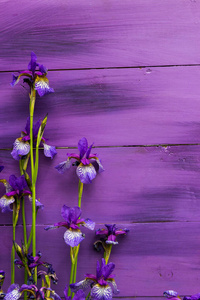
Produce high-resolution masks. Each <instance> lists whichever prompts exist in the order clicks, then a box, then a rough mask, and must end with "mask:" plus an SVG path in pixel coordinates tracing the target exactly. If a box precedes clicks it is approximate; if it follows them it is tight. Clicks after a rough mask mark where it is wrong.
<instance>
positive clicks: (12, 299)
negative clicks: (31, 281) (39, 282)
mask: <svg viewBox="0 0 200 300" xmlns="http://www.w3.org/2000/svg"><path fill="white" fill-rule="evenodd" d="M25 291H26V292H30V293H31V294H32V295H33V297H34V298H33V299H36V300H45V299H46V300H47V299H54V300H61V298H60V296H58V294H56V293H55V291H53V290H52V289H51V288H46V287H41V288H40V289H38V288H37V287H36V286H35V285H27V284H23V285H22V286H21V287H20V286H19V285H18V284H15V283H14V284H12V285H11V286H10V287H9V288H8V292H7V294H6V296H5V298H4V299H5V300H18V299H19V298H20V297H21V295H22V294H23V292H25ZM46 291H50V293H51V298H49V297H47V296H46V293H45V292H46Z"/></svg>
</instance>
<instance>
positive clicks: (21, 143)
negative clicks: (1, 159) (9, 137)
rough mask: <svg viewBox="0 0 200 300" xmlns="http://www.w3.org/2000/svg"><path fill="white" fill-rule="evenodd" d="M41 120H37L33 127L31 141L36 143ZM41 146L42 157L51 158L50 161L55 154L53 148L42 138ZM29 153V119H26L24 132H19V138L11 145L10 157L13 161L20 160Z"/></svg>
mask: <svg viewBox="0 0 200 300" xmlns="http://www.w3.org/2000/svg"><path fill="white" fill-rule="evenodd" d="M41 122H42V121H41V120H38V121H37V122H36V123H35V124H34V126H33V140H34V142H35V143H36V142H37V135H38V131H39V128H40V125H41ZM42 144H43V147H44V155H45V156H46V157H51V159H52V158H53V157H54V156H55V155H56V154H57V152H56V148H55V147H54V146H49V145H47V144H46V139H45V138H44V137H42ZM29 152H30V118H27V122H26V127H25V130H24V131H22V132H21V137H19V138H17V139H16V140H15V142H14V144H13V151H12V152H11V155H12V157H13V158H14V159H15V160H20V159H21V158H22V157H23V156H25V155H27V154H28V153H29Z"/></svg>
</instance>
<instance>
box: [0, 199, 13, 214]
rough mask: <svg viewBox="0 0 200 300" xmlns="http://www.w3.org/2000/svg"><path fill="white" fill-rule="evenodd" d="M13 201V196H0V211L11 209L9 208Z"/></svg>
mask: <svg viewBox="0 0 200 300" xmlns="http://www.w3.org/2000/svg"><path fill="white" fill-rule="evenodd" d="M13 202H15V198H14V197H7V196H6V195H4V196H3V197H1V198H0V208H1V211H2V213H5V212H10V211H12V209H11V208H10V205H11V204H12V203H13Z"/></svg>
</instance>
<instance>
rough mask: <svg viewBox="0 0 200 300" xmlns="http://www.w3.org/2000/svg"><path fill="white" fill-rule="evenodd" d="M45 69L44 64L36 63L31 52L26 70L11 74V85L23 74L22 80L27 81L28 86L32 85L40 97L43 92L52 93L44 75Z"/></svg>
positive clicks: (45, 73) (35, 58)
mask: <svg viewBox="0 0 200 300" xmlns="http://www.w3.org/2000/svg"><path fill="white" fill-rule="evenodd" d="M46 75H47V69H46V68H45V66H43V65H41V64H39V63H37V56H36V55H35V53H34V52H31V61H30V62H29V64H28V70H25V71H22V72H20V74H19V76H16V75H14V74H13V80H12V82H11V85H12V86H15V85H16V84H17V83H18V82H19V80H20V78H21V77H22V76H23V77H25V78H24V82H27V83H28V84H29V86H30V87H33V88H34V89H35V90H36V91H37V92H38V94H39V95H40V97H42V96H44V95H45V94H49V93H53V92H54V90H53V89H52V88H50V86H49V80H48V79H47V77H46Z"/></svg>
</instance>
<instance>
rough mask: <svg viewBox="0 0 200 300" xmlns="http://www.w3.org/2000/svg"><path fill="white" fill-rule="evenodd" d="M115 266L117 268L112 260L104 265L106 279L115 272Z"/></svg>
mask: <svg viewBox="0 0 200 300" xmlns="http://www.w3.org/2000/svg"><path fill="white" fill-rule="evenodd" d="M114 268H115V264H114V263H112V262H111V263H109V264H107V265H104V266H102V275H103V277H104V279H105V280H106V279H107V278H108V277H109V276H110V274H111V273H112V272H113V270H114Z"/></svg>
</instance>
